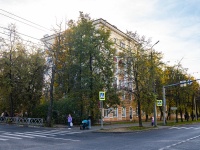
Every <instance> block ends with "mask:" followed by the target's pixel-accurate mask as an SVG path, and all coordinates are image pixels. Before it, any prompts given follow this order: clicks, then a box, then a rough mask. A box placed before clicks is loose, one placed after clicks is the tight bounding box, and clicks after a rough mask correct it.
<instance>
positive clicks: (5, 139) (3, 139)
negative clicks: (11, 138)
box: [0, 138, 8, 141]
mask: <svg viewBox="0 0 200 150" xmlns="http://www.w3.org/2000/svg"><path fill="white" fill-rule="evenodd" d="M7 140H8V139H1V138H0V141H7Z"/></svg>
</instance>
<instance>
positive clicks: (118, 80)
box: [94, 18, 137, 121]
mask: <svg viewBox="0 0 200 150" xmlns="http://www.w3.org/2000/svg"><path fill="white" fill-rule="evenodd" d="M94 24H95V26H96V27H97V28H98V27H101V26H104V27H105V28H106V29H109V30H110V31H111V36H110V38H111V39H112V40H113V42H114V43H115V44H114V48H115V49H116V55H115V56H114V58H113V61H115V83H114V84H113V86H115V87H116V88H117V91H118V92H119V93H120V100H121V104H120V105H119V106H116V107H111V108H108V109H103V116H104V121H122V120H124V121H125V120H136V119H137V106H136V103H135V101H134V95H133V90H134V83H133V78H130V77H128V74H127V73H126V70H127V65H126V63H125V62H123V61H124V60H125V59H127V58H124V57H121V56H120V55H119V54H120V53H124V52H125V51H126V50H128V49H134V47H135V44H136V43H137V42H136V41H134V39H132V38H130V37H129V36H128V35H127V34H125V33H124V32H122V31H121V30H119V29H118V28H117V27H116V26H114V25H112V24H110V23H109V22H107V21H106V20H104V19H101V18H100V19H97V20H95V21H94Z"/></svg>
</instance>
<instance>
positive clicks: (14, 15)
mask: <svg viewBox="0 0 200 150" xmlns="http://www.w3.org/2000/svg"><path fill="white" fill-rule="evenodd" d="M0 10H1V11H3V12H6V13H8V14H10V15H13V16H15V17H17V18H20V19H22V20H25V21H27V22H29V23H32V24H34V25H36V26H39V27H41V28H43V29H46V30H49V31H51V30H50V29H48V28H46V27H44V26H41V25H39V24H37V23H34V22H32V21H30V20H27V19H25V18H23V17H20V16H17V15H15V14H13V13H11V12H8V11H6V10H3V9H1V8H0Z"/></svg>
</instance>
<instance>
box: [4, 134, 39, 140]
mask: <svg viewBox="0 0 200 150" xmlns="http://www.w3.org/2000/svg"><path fill="white" fill-rule="evenodd" d="M4 134H5V135H12V136H19V137H25V138H31V139H33V138H35V137H32V136H25V135H19V134H9V133H4Z"/></svg>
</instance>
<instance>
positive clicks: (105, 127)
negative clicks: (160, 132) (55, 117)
mask: <svg viewBox="0 0 200 150" xmlns="http://www.w3.org/2000/svg"><path fill="white" fill-rule="evenodd" d="M158 123H160V122H158ZM142 125H143V127H147V128H148V127H149V128H150V127H152V126H151V122H142ZM132 126H139V123H138V122H130V123H124V124H121V123H113V124H103V126H101V125H94V126H91V128H90V129H86V130H80V126H76V125H75V126H73V127H72V129H68V128H67V125H55V128H66V129H67V130H71V131H74V132H77V131H79V132H80V131H81V132H103V131H106V132H108V130H109V131H110V132H112V130H113V131H114V130H117V131H118V129H119V130H120V128H121V129H122V128H124V127H132ZM167 127H168V126H160V125H157V127H155V129H161V128H167ZM152 129H154V128H153V127H152ZM123 131H124V130H121V131H120V132H123ZM124 132H125V131H124ZM126 132H128V131H126ZM129 132H131V131H129Z"/></svg>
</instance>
